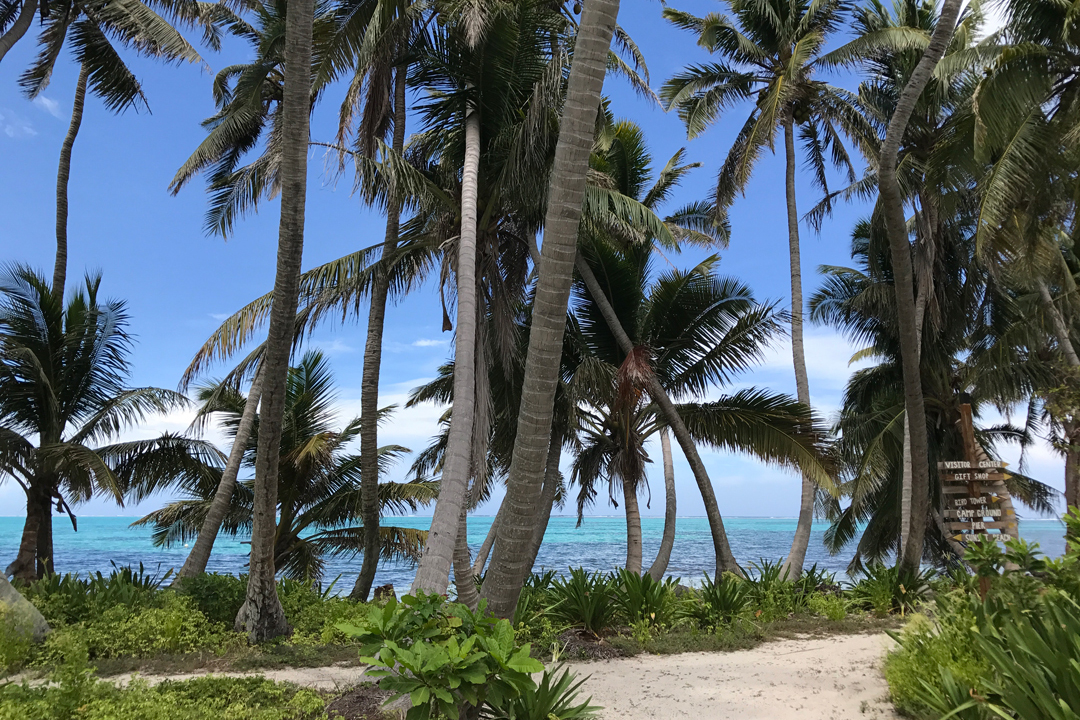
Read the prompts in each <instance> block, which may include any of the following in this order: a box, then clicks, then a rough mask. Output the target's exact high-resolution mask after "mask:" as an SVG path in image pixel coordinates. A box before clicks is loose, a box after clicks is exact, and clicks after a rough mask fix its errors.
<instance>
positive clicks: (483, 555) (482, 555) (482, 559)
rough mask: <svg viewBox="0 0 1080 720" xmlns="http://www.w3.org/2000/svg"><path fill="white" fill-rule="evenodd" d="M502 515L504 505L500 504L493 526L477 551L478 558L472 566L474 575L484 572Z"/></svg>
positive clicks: (492, 522)
mask: <svg viewBox="0 0 1080 720" xmlns="http://www.w3.org/2000/svg"><path fill="white" fill-rule="evenodd" d="M501 517H502V507H501V506H500V507H499V510H498V512H496V513H495V517H494V518H492V520H491V527H489V528H488V532H487V535H485V536H484V542H483V543H481V545H480V548H479V549H478V550H477V551H476V560H475V561H473V566H472V572H473V577H478V576H480V575H483V574H484V568H485V567H486V566H487V560H488V556H489V555H490V554H491V546H492V545H494V544H495V532H496V531H497V530H498V529H499V518H501Z"/></svg>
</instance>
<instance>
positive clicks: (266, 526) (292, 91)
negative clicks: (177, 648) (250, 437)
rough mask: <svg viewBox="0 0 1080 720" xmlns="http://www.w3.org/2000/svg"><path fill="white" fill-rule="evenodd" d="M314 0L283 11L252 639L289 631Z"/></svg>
mask: <svg viewBox="0 0 1080 720" xmlns="http://www.w3.org/2000/svg"><path fill="white" fill-rule="evenodd" d="M314 13H315V8H314V0H291V1H290V2H289V7H288V10H287V13H286V16H285V88H284V93H283V97H282V103H281V109H282V137H281V163H280V169H279V170H278V175H279V178H280V183H281V221H280V224H279V228H278V253H277V272H276V276H275V278H274V300H273V305H272V306H271V308H270V327H269V330H268V333H267V338H266V350H265V352H264V355H263V366H262V372H263V374H264V377H263V388H262V403H261V405H262V409H261V412H260V417H259V444H258V450H257V454H256V459H255V500H254V506H253V508H252V516H253V518H252V528H251V561H250V565H249V575H248V586H247V597H246V599H245V600H244V604H243V606H242V607H241V608H240V612H239V613H237V615H236V629H237V631H242V632H245V633H246V634H247V636H248V639H249V640H250V641H252V642H260V641H263V640H268V639H270V638H274V637H277V636H280V635H284V634H287V633H288V632H289V630H290V628H289V624H288V622H287V621H286V619H285V612H284V610H282V607H281V601H280V600H279V599H278V595H277V584H276V582H275V568H274V538H275V535H276V519H277V476H278V465H279V463H280V460H281V458H280V452H281V426H282V414H283V413H284V410H285V391H286V383H287V379H288V373H289V354H290V351H291V349H292V341H293V325H294V323H295V320H296V307H297V305H298V303H299V291H300V264H301V262H302V260H303V255H304V211H305V201H306V196H307V149H308V140H309V124H310V111H311V27H312V20H313V17H314Z"/></svg>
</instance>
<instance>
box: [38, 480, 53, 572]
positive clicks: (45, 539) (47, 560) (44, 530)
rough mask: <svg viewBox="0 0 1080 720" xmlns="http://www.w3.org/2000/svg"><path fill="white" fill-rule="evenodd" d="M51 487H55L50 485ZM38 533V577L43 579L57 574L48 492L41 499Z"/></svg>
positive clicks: (50, 497)
mask: <svg viewBox="0 0 1080 720" xmlns="http://www.w3.org/2000/svg"><path fill="white" fill-rule="evenodd" d="M49 487H50V488H51V487H53V484H52V483H50V484H49ZM40 502H41V505H40V506H39V514H38V531H37V576H38V577H39V578H43V577H45V576H46V575H52V574H53V573H55V572H56V563H55V562H53V514H52V496H51V495H50V494H49V492H48V490H46V491H45V495H44V496H43V497H42V498H41V499H40Z"/></svg>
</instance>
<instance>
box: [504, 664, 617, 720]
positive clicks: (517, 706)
mask: <svg viewBox="0 0 1080 720" xmlns="http://www.w3.org/2000/svg"><path fill="white" fill-rule="evenodd" d="M560 670H561V672H560ZM584 682H585V681H584V680H576V679H575V677H574V675H573V673H571V672H570V671H569V670H565V669H562V668H556V669H553V670H545V671H544V676H543V677H542V678H540V683H539V685H537V686H535V687H532V688H525V689H524V690H522V691H521V693H520V694H519V695H517V696H516V697H512V698H508V699H507V700H506V701H505V702H503V703H502V705H500V706H497V707H492V706H489V707H488V708H487V711H486V712H485V713H484V717H485V718H487V719H488V720H551V718H557V720H586V719H587V718H593V717H596V713H597V711H599V710H600V708H598V707H594V706H592V705H590V704H589V702H590V701H591V700H592V698H589V699H587V700H585V702H583V703H577V699H578V695H579V692H580V690H581V686H582V684H584ZM575 703H577V704H575Z"/></svg>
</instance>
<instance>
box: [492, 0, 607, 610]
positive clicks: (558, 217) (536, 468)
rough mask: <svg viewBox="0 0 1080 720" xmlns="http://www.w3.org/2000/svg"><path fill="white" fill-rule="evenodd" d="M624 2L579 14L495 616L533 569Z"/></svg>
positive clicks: (596, 5)
mask: <svg viewBox="0 0 1080 720" xmlns="http://www.w3.org/2000/svg"><path fill="white" fill-rule="evenodd" d="M618 14H619V0H588V2H586V3H585V5H584V9H583V11H582V15H581V23H580V25H579V26H578V31H577V38H576V40H575V45H574V58H573V61H572V62H571V65H570V78H569V81H568V84H567V91H566V103H565V105H564V106H563V110H562V117H561V119H560V123H559V139H558V142H557V143H556V145H555V163H554V165H553V167H552V170H551V178H550V180H549V193H548V206H547V214H546V218H545V223H544V228H545V230H544V247H543V249H542V251H541V257H540V268H539V271H538V273H539V274H538V279H537V284H536V299H535V302H534V309H533V316H532V329H531V330H530V332H529V349H528V354H527V356H526V358H525V382H524V384H523V386H522V389H521V407H520V408H519V410H518V423H517V437H516V438H515V440H514V453H513V460H512V461H511V464H510V473H509V476H508V478H507V483H506V499H505V500H504V501H503V503H504V505H505V506H506V510H507V512H506V517H505V518H504V520H503V522H502V523H500V524H499V532H498V535H497V537H496V540H495V550H494V553H493V556H492V558H491V566H490V568H488V572H487V575H485V576H484V587H483V593H482V594H483V596H484V597H486V598H487V600H488V607H489V609H490V610H491V611H492V612H493V613H495V615H496V616H498V617H503V618H506V617H510V616H511V614H513V612H514V608H515V607H516V606H517V600H518V595H519V594H520V593H521V586H522V583H524V581H525V578H526V576H527V575H528V572H529V569H530V567H529V559H530V558H529V550H530V549H531V545H532V541H533V535H534V532H535V529H536V519H537V509H538V503H539V500H540V493H541V491H542V486H543V484H544V471H545V469H546V464H547V463H546V460H547V455H548V451H549V449H550V445H551V422H552V415H553V414H554V405H555V390H556V388H557V387H558V383H559V366H560V360H561V358H562V345H563V344H562V338H563V332H564V331H565V330H566V309H567V305H568V304H569V301H570V286H571V284H572V283H573V279H574V258H575V257H577V239H578V222H579V220H580V218H581V203H582V200H583V199H584V197H585V179H586V176H587V175H588V172H589V155H590V153H591V151H592V146H593V140H594V138H595V135H596V113H597V111H598V110H599V108H600V97H601V93H602V92H603V88H604V74H605V73H606V71H607V57H608V50H609V48H610V46H611V34H612V32H613V31H614V29H615V18H616V16H617V15H618Z"/></svg>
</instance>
